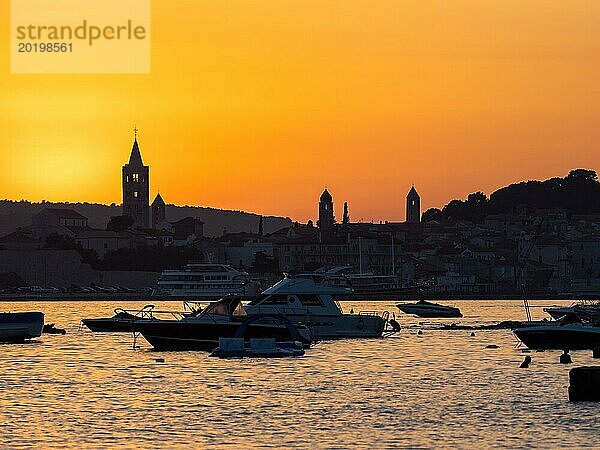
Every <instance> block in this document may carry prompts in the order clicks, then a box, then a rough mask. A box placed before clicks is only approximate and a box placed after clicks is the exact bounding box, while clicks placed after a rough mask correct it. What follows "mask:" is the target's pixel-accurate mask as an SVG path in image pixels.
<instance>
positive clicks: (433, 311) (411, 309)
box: [396, 303, 463, 319]
mask: <svg viewBox="0 0 600 450" xmlns="http://www.w3.org/2000/svg"><path fill="white" fill-rule="evenodd" d="M396 306H397V307H398V309H399V310H400V311H402V312H403V313H404V314H412V315H415V316H418V317H423V318H428V319H433V318H444V317H446V318H453V317H462V316H463V315H462V314H461V312H460V310H459V309H458V308H452V307H450V306H448V307H438V308H430V307H422V306H419V305H412V304H401V303H400V304H398V305H396Z"/></svg>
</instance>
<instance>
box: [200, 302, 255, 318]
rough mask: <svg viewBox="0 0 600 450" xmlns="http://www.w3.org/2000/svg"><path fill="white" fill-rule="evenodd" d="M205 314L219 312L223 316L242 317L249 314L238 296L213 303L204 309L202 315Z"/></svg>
mask: <svg viewBox="0 0 600 450" xmlns="http://www.w3.org/2000/svg"><path fill="white" fill-rule="evenodd" d="M205 314H219V315H223V316H232V317H240V316H247V315H248V314H246V310H245V309H244V306H243V305H242V302H241V300H239V299H237V298H225V299H222V300H219V301H217V302H214V303H211V304H210V305H208V306H207V307H206V308H204V311H202V314H200V315H201V316H203V315H205Z"/></svg>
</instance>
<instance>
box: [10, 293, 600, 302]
mask: <svg viewBox="0 0 600 450" xmlns="http://www.w3.org/2000/svg"><path fill="white" fill-rule="evenodd" d="M599 297H600V296H599ZM250 299H251V298H250V297H248V300H250ZM579 299H580V297H578V296H576V295H573V296H568V295H556V294H555V295H540V294H538V295H536V294H532V295H529V296H527V300H570V301H576V300H579ZM214 300H218V298H197V297H171V296H153V295H150V294H142V293H129V294H128V293H121V294H107V293H84V294H82V293H62V294H37V295H26V294H22V295H11V294H0V303H11V302H35V301H44V302H97V301H107V302H115V301H147V302H149V303H152V302H155V301H156V302H169V301H172V302H182V301H190V302H206V303H208V302H211V301H214ZM338 300H339V301H344V302H414V301H417V300H428V301H476V300H485V301H496V300H497V301H503V300H508V301H519V302H522V301H523V297H522V296H521V297H519V296H516V295H511V294H495V295H491V294H488V295H418V296H417V295H415V296H402V295H398V296H392V295H378V296H371V295H356V296H348V297H340V298H339V299H338Z"/></svg>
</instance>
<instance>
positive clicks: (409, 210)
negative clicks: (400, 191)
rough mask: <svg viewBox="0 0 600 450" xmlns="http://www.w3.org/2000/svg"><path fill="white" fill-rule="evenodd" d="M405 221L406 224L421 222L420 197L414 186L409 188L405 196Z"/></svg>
mask: <svg viewBox="0 0 600 450" xmlns="http://www.w3.org/2000/svg"><path fill="white" fill-rule="evenodd" d="M406 221H407V222H408V223H419V222H421V197H419V194H418V193H417V190H416V189H415V187H414V186H412V187H411V188H410V191H408V195H407V196H406Z"/></svg>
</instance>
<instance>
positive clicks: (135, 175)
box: [122, 129, 150, 228]
mask: <svg viewBox="0 0 600 450" xmlns="http://www.w3.org/2000/svg"><path fill="white" fill-rule="evenodd" d="M134 132H135V135H134V140H133V147H132V148H131V155H130V156H129V162H128V163H127V164H125V165H124V166H123V175H122V176H123V215H124V216H129V217H131V218H132V219H133V220H134V223H133V226H134V227H137V228H148V227H149V225H150V220H149V213H150V210H149V197H150V168H149V166H145V165H144V162H143V161H142V155H141V153H140V147H139V144H138V141H137V129H134Z"/></svg>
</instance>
